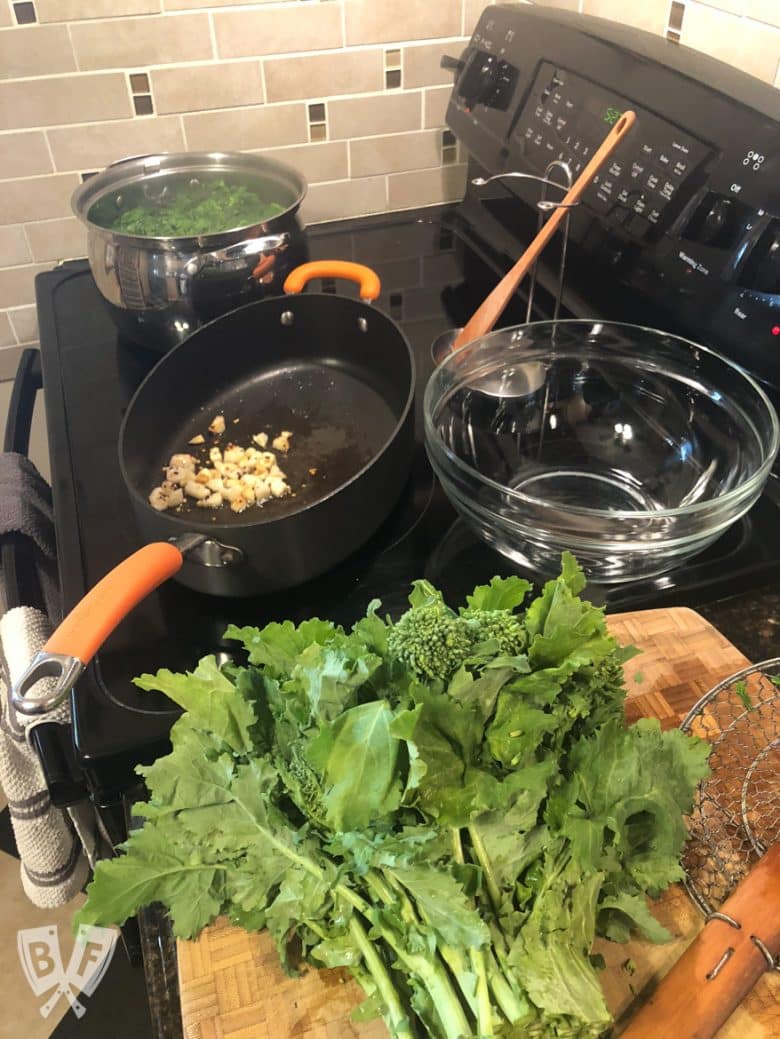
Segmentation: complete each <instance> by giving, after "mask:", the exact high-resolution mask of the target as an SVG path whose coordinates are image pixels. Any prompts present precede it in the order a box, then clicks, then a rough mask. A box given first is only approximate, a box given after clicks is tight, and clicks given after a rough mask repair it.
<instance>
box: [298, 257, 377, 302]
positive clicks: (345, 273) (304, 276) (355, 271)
mask: <svg viewBox="0 0 780 1039" xmlns="http://www.w3.org/2000/svg"><path fill="white" fill-rule="evenodd" d="M312 278H346V279H347V281H356V282H357V283H358V285H359V286H360V298H361V299H362V300H364V302H366V303H372V302H373V301H374V300H375V299H376V298H377V297H378V295H379V293H380V291H381V289H382V283H381V281H380V280H379V275H378V274H377V273H376V271H372V270H371V268H370V267H366V266H364V265H363V264H362V263H350V261H349V260H312V262H311V263H302V264H301V265H300V267H296V268H295V270H293V271H290V273H289V274H288V275H287V279H286V280H285V283H284V291H285V292H287V293H288V294H292V293H295V292H302V291H303V288H304V286H305V285H306V284H307V282H310V281H311V280H312Z"/></svg>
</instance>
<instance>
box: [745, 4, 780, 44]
mask: <svg viewBox="0 0 780 1039" xmlns="http://www.w3.org/2000/svg"><path fill="white" fill-rule="evenodd" d="M745 14H746V15H747V16H748V18H755V19H756V20H757V21H759V22H766V23H767V24H768V25H780V2H778V0H745ZM778 57H779V58H780V54H778Z"/></svg>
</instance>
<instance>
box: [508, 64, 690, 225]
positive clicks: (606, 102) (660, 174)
mask: <svg viewBox="0 0 780 1039" xmlns="http://www.w3.org/2000/svg"><path fill="white" fill-rule="evenodd" d="M627 108H633V109H634V111H636V113H637V116H638V126H639V132H638V133H633V134H631V136H630V138H629V139H628V140H626V141H624V142H623V144H622V145H621V146H620V147H619V148H618V149H617V150H616V151H615V152H614V154H613V155H612V158H611V160H610V163H609V165H608V166H607V168H606V169H603V170H602V171H601V172H600V173H599V174H597V175H596V176H595V177H594V179H593V183H592V185H591V187H590V188H589V189H588V190H587V191H586V193H585V195H584V196H583V201H584V203H585V205H587V206H588V207H589V208H590V209H591V210H592V211H593V212H594V213H598V214H600V215H603V217H604V219H605V221H606V222H607V223H610V224H616V225H619V226H620V227H622V228H624V229H625V231H626V232H627V233H628V234H630V235H631V236H632V237H635V238H644V237H645V235H646V234H647V233H648V232H649V231H652V229H653V228H658V227H661V226H663V224H664V222H665V220H664V215H665V214H666V212H667V207H668V206H669V203H670V202H672V201H673V200H674V199H675V197H676V196H677V192H678V189H679V188H680V187H681V186H682V185H683V184H684V183H685V181H686V180H687V179H688V177H689V176H690V175H691V174H692V173H693V172H694V170H695V169H696V168H697V167H698V166H699V165H700V164H701V163H702V161H703V160H704V159H705V157H707V156H708V154H709V153H710V149H709V148H708V147H707V145H706V144H704V143H703V142H702V141H698V140H696V139H695V138H694V137H692V136H691V135H690V134H687V133H685V132H684V131H683V130H681V129H679V128H678V127H675V126H672V125H670V124H669V123H668V122H666V121H665V120H663V119H660V118H659V117H658V116H656V115H654V114H653V113H652V112H647V111H644V110H642V109H641V107H640V106H639V105H635V104H634V103H633V102H632V101H631V100H630V99H629V98H627V97H624V96H623V95H620V94H616V93H614V92H613V91H609V90H605V89H604V88H603V87H600V86H598V85H596V84H594V83H591V82H589V81H588V80H586V79H585V78H584V77H583V76H578V75H577V74H576V73H573V72H571V71H569V70H568V69H564V68H560V67H558V66H556V65H552V64H550V63H549V62H542V64H541V65H540V67H539V71H538V72H537V74H536V79H535V81H534V84H533V87H532V88H531V91H530V93H529V95H528V98H527V100H526V102H525V104H524V105H523V107H522V109H521V110H520V113H519V117H518V118H517V121H516V123H515V127H514V130H513V133H512V149H513V152H514V154H515V155H517V156H522V157H523V158H524V159H525V160H526V163H527V165H529V166H530V167H531V168H532V169H534V170H535V171H536V172H538V173H539V174H541V175H543V174H544V173H545V171H546V170H547V167H548V166H549V164H550V163H551V162H553V161H554V160H556V159H557V160H558V161H562V162H565V163H566V164H567V165H568V167H569V169H570V170H571V174H572V178H573V179H574V180H576V178H577V177H578V176H579V174H580V172H581V171H582V169H583V167H584V166H585V164H586V162H588V160H589V159H590V158H592V156H593V153H594V152H595V151H596V150H597V148H598V146H599V144H600V143H601V141H603V139H604V137H605V136H606V135H607V133H608V132H609V129H610V127H611V126H612V125H613V124H614V123H615V122H617V120H618V119H619V118H620V116H621V115H622V113H623V112H624V111H625V110H626V109H627ZM667 222H668V221H667Z"/></svg>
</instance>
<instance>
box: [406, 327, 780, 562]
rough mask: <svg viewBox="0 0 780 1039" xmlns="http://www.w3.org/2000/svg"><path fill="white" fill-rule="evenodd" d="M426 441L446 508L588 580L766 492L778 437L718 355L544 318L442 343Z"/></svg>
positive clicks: (733, 514)
mask: <svg viewBox="0 0 780 1039" xmlns="http://www.w3.org/2000/svg"><path fill="white" fill-rule="evenodd" d="M423 407H424V415H425V439H426V446H427V449H428V454H429V457H430V459H431V463H432V465H433V468H434V470H435V472H436V474H437V476H438V477H439V480H440V481H441V484H442V486H443V487H444V490H445V491H446V493H447V495H448V497H449V498H450V500H451V501H452V503H453V505H454V506H455V508H456V509H457V510H458V511H459V512H460V513H461V514H462V515H463V516H464V517H465V518H466V519H467V520H468V521H469V523H470V524H471V525H472V527H473V528H474V529H475V530H476V532H477V533H478V534H479V535H480V536H481V537H482V538H484V540H485V541H487V542H489V543H490V544H491V545H493V546H494V547H495V548H497V549H498V550H499V551H500V552H502V553H503V554H504V555H505V556H508V557H509V558H511V559H513V560H515V561H517V562H518V563H521V564H523V565H525V566H530V567H533V568H534V569H536V570H538V571H539V572H540V573H541V574H543V575H546V574H548V573H549V574H554V573H557V572H558V569H559V566H560V556H561V552H562V551H563V550H565V549H569V550H571V551H572V552H573V553H574V554H575V555H576V557H577V559H578V560H579V561H580V563H581V564H582V566H583V567H584V569H585V571H586V573H587V574H588V576H589V577H590V578H591V579H592V580H595V581H603V582H615V581H628V580H632V579H635V578H639V577H648V576H651V575H653V574H658V573H661V572H663V571H665V570H669V569H671V568H672V567H674V566H676V565H678V564H679V563H680V562H682V561H683V560H684V559H686V558H688V557H689V556H692V555H694V554H695V553H697V552H701V551H702V549H704V548H706V547H707V545H709V544H711V542H713V541H714V540H715V539H716V538H717V537H718V535H719V534H721V533H722V532H723V531H724V530H726V528H727V527H728V526H730V525H731V524H732V523H733V522H734V521H735V520H737V519H738V518H739V517H740V516H742V515H743V514H744V513H745V512H747V510H748V509H749V508H750V506H751V505H752V504H753V503H754V502H755V500H756V499H757V498H758V496H759V495H760V494H761V490H762V488H763V486H764V483H765V482H766V479H767V477H768V475H769V472H770V470H771V468H772V463H773V462H774V459H775V456H776V454H777V451H778V446H779V445H780V427H779V426H778V418H777V415H776V413H775V410H774V408H773V407H772V404H771V403H770V401H769V399H768V398H767V396H766V394H765V393H764V392H763V390H762V389H761V388H760V387H759V385H758V384H757V383H756V382H755V380H753V379H752V378H751V377H750V376H749V375H747V373H746V372H744V371H743V370H742V369H741V368H739V367H738V366H737V365H735V364H733V363H732V362H730V361H728V360H726V359H725V358H724V357H721V356H720V355H718V354H716V353H714V352H713V351H711V350H708V349H706V348H705V347H703V346H698V345H696V344H695V343H691V342H689V341H687V340H685V339H680V338H677V337H676V336H672V335H668V334H666V333H664V332H659V331H655V330H653V329H649V328H641V327H638V326H634V325H625V324H612V323H606V322H604V323H602V322H593V321H559V322H557V323H555V322H540V323H537V324H530V325H521V326H519V327H517V328H507V329H502V330H501V331H498V332H493V333H491V334H490V335H487V336H484V337H483V338H481V339H477V340H475V341H474V342H473V343H469V344H468V345H466V346H464V347H462V348H461V349H460V350H458V351H457V352H455V353H452V354H450V355H449V356H448V357H447V358H446V359H445V360H444V361H443V362H442V363H441V364H440V365H439V366H438V367H437V368H436V370H435V371H434V372H433V374H432V375H431V378H430V380H429V381H428V385H427V387H426V390H425V400H424V405H423Z"/></svg>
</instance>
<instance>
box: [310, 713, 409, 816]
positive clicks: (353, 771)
mask: <svg viewBox="0 0 780 1039" xmlns="http://www.w3.org/2000/svg"><path fill="white" fill-rule="evenodd" d="M392 721H393V712H392V710H391V709H390V707H389V705H388V704H387V703H386V702H384V701H382V700H374V701H372V702H371V703H365V704H359V705H358V706H356V707H351V708H350V709H349V710H347V711H344V713H343V714H340V715H339V716H338V718H336V720H335V721H334V722H333V723H332V724H331V725H328V726H323V728H322V729H321V730H320V732H319V735H318V736H317V737H316V738H315V739H314V740H313V741H312V742H311V743H310V744H309V748H308V750H307V754H306V756H307V758H308V760H309V762H310V764H311V765H313V766H314V769H315V770H316V771H317V772H318V773H319V774H320V775H321V776H322V783H323V787H324V796H323V799H324V803H325V809H326V815H327V821H328V824H329V825H330V827H331V829H333V830H335V831H349V830H364V829H368V828H369V827H370V826H371V824H372V823H375V822H376V821H377V820H378V819H381V818H383V817H384V816H386V815H388V814H389V813H391V812H393V811H394V810H395V809H396V808H397V807H398V805H399V803H400V800H401V788H402V784H401V776H400V773H399V771H398V752H399V747H400V744H399V740H398V738H397V737H396V736H395V735H393V734H392V732H391V724H392Z"/></svg>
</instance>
